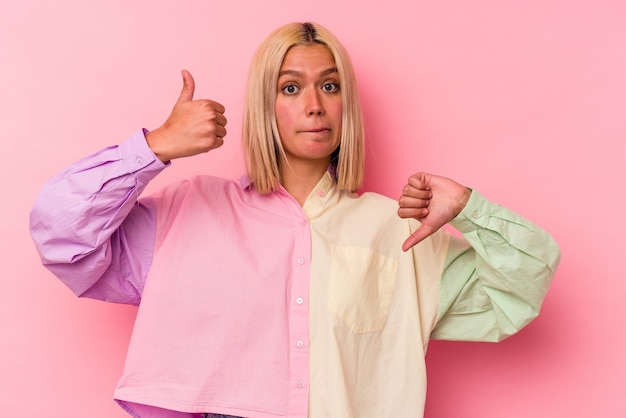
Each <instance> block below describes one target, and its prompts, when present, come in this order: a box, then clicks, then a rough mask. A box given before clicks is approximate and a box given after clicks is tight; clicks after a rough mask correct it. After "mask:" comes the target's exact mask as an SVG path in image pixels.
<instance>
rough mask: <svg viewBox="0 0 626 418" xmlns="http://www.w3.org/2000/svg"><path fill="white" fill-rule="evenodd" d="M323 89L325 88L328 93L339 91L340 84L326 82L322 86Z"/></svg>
mask: <svg viewBox="0 0 626 418" xmlns="http://www.w3.org/2000/svg"><path fill="white" fill-rule="evenodd" d="M322 90H324V91H325V92H326V93H334V92H336V91H339V84H337V83H326V84H324V85H323V86H322Z"/></svg>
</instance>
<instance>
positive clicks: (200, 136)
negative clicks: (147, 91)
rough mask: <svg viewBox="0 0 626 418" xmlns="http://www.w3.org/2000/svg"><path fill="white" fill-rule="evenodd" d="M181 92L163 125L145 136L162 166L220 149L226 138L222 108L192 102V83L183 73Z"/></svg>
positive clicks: (210, 101)
mask: <svg viewBox="0 0 626 418" xmlns="http://www.w3.org/2000/svg"><path fill="white" fill-rule="evenodd" d="M182 75H183V89H182V91H181V93H180V97H179V98H178V101H177V102H176V104H175V105H174V108H173V109H172V113H171V114H170V115H169V117H168V118H167V120H166V121H165V123H164V124H163V125H162V126H161V127H159V128H157V129H155V130H154V131H151V132H150V133H148V134H147V135H146V140H147V141H148V145H149V146H150V148H151V149H152V151H153V152H154V154H155V155H156V156H157V157H158V158H159V159H160V160H161V161H163V162H167V161H169V160H173V159H175V158H181V157H189V156H192V155H196V154H200V153H203V152H208V151H210V150H212V149H215V148H218V147H221V146H222V144H224V136H226V117H224V106H222V105H221V104H219V103H217V102H214V101H212V100H194V99H193V94H194V90H195V82H194V79H193V77H192V76H191V74H190V73H189V71H187V70H183V71H182Z"/></svg>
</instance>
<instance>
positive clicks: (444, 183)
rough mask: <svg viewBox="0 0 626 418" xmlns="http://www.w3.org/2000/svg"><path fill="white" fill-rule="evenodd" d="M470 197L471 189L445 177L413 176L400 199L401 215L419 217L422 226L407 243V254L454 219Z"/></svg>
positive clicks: (420, 174) (424, 174)
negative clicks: (410, 249)
mask: <svg viewBox="0 0 626 418" xmlns="http://www.w3.org/2000/svg"><path fill="white" fill-rule="evenodd" d="M470 194H471V191H470V190H469V189H467V188H466V187H463V186H462V185H460V184H459V183H457V182H455V181H454V180H450V179H448V178H445V177H440V176H435V175H433V174H428V173H416V174H414V175H412V176H411V177H410V178H409V180H408V182H407V184H406V186H404V189H402V196H401V197H400V199H398V204H399V206H400V207H399V209H398V216H400V217H401V218H415V219H417V220H418V221H420V222H421V225H420V226H419V228H418V229H417V230H416V231H415V232H413V234H411V236H409V237H408V238H407V239H406V241H404V244H403V245H402V249H403V250H404V251H407V250H408V249H409V248H411V247H413V246H414V245H415V244H417V243H418V242H420V241H421V240H423V239H424V238H426V237H428V236H430V235H432V234H434V233H435V231H437V230H438V229H439V228H441V227H442V226H444V225H445V224H447V223H448V222H450V221H451V220H452V219H454V218H455V217H456V216H457V215H458V214H459V213H460V212H461V211H462V210H463V208H464V207H465V205H466V204H467V201H468V200H469V197H470Z"/></svg>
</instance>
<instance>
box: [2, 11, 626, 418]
mask: <svg viewBox="0 0 626 418" xmlns="http://www.w3.org/2000/svg"><path fill="white" fill-rule="evenodd" d="M337 3H338V4H337ZM369 3H371V2H362V1H357V0H354V1H352V0H350V1H343V2H338V1H337V0H330V1H317V2H294V1H291V0H280V1H279V0H266V1H250V2H245V1H242V0H236V1H219V2H217V1H200V0H195V1H185V2H174V1H171V2H167V1H163V0H156V1H155V0H153V1H145V2H133V1H122V0H109V1H98V2H97V1H91V2H86V1H70V0H57V1H54V2H52V1H36V0H21V1H19V2H17V1H8V0H3V1H1V2H0V141H2V145H3V146H2V149H3V150H4V155H3V158H2V163H1V165H0V170H1V171H2V172H1V173H0V174H1V175H0V181H1V182H2V183H1V189H2V192H3V195H2V196H3V202H4V205H3V209H2V211H3V212H2V214H3V216H2V219H1V220H0V236H1V237H2V239H1V240H0V257H1V261H0V280H1V281H2V282H1V283H2V292H0V335H1V336H0V338H1V343H0V385H1V387H0V416H3V417H5V416H6V417H13V416H26V414H27V412H28V414H29V415H37V416H49V417H83V416H89V417H94V418H99V417H120V418H121V417H125V416H126V415H125V414H124V413H123V412H122V411H121V410H120V409H119V408H118V407H117V406H116V405H115V404H114V402H113V401H112V400H111V394H112V390H113V387H114V385H115V383H116V381H117V378H118V376H119V374H120V371H121V368H122V362H123V358H124V354H125V350H126V345H127V342H128V338H129V335H130V332H131V327H132V323H133V318H134V314H135V309H134V308H132V307H127V306H119V305H110V304H105V303H100V302H94V301H89V300H78V299H76V298H75V297H74V296H73V295H72V294H70V292H69V291H68V290H66V289H65V288H64V287H63V286H62V285H61V284H60V283H59V282H58V281H57V280H55V279H54V278H53V277H52V275H51V274H50V273H48V272H47V271H46V270H45V269H44V268H43V267H41V266H40V264H39V260H38V257H37V255H36V254H35V251H34V248H33V245H32V243H31V240H30V237H29V235H28V232H27V215H28V210H29V208H30V206H31V204H32V202H33V200H34V198H35V195H36V193H37V191H38V189H39V187H40V186H41V185H42V183H43V182H44V181H45V180H46V179H47V178H48V177H50V176H51V175H52V174H53V173H55V172H57V171H58V170H60V169H61V168H63V167H64V166H66V165H67V164H69V163H70V162H72V161H74V160H76V159H77V158H79V157H82V156H83V155H86V154H87V153H91V152H92V151H95V150H97V149H99V148H101V147H104V146H106V145H109V144H112V143H117V142H119V141H121V140H123V139H125V138H126V137H127V136H129V135H130V134H131V133H132V132H134V131H135V130H136V129H139V128H141V127H147V128H155V127H157V126H158V125H159V124H160V123H161V122H162V121H163V120H164V118H165V117H166V116H167V115H168V114H169V110H170V108H171V106H172V105H173V103H174V100H175V99H176V97H177V96H178V92H179V89H180V86H181V82H180V76H179V74H180V69H181V68H187V69H189V70H190V71H191V72H192V73H193V74H194V75H195V78H196V84H197V90H196V93H197V97H204V98H212V99H215V100H218V101H221V102H222V103H223V104H224V105H225V106H226V109H227V116H228V117H229V120H230V123H229V132H230V134H229V135H228V137H227V143H226V145H225V146H224V147H223V148H222V149H220V150H219V151H216V152H213V153H210V154H207V155H203V156H199V157H197V158H193V159H189V160H186V161H178V162H176V163H175V164H174V166H173V167H172V168H171V169H170V170H168V171H167V172H166V173H164V174H163V175H162V176H161V177H160V178H158V179H157V181H156V182H155V184H153V185H152V186H154V187H156V186H159V185H163V184H165V183H169V182H171V181H173V180H175V179H178V178H180V177H183V176H187V175H189V174H191V173H197V172H209V173H213V174H218V175H222V176H225V177H235V176H238V175H239V174H240V173H241V171H242V167H243V165H242V161H241V157H240V152H241V149H240V145H239V131H240V117H241V104H242V96H243V88H244V82H245V76H246V73H247V68H248V62H249V60H250V58H251V55H252V53H253V51H254V49H255V48H256V46H257V44H258V43H259V42H260V40H261V39H262V38H263V37H264V36H265V35H266V34H267V33H268V32H269V31H271V30H272V29H274V28H275V27H277V26H278V25H281V24H283V23H286V22H289V21H294V20H296V21H302V20H313V21H318V22H320V23H322V24H324V25H325V26H327V27H328V28H329V29H331V30H332V31H333V32H334V33H335V34H336V35H337V36H338V37H339V38H340V39H341V40H342V41H343V42H344V44H345V45H346V47H347V48H348V49H349V51H350V52H351V55H352V58H353V61H354V64H355V67H356V70H357V74H358V77H359V84H360V86H361V94H362V99H363V104H364V109H365V113H366V118H367V119H366V120H367V129H368V133H369V139H370V142H369V145H368V147H369V148H368V152H369V155H368V164H369V166H368V171H367V181H366V189H369V190H375V191H379V192H381V193H384V194H387V195H390V196H393V197H395V196H397V195H398V194H399V191H400V188H401V187H402V185H403V184H404V183H403V182H404V180H405V178H406V177H408V176H409V175H410V174H412V173H413V172H414V171H417V170H425V171H431V172H434V173H439V174H443V175H447V176H449V177H452V178H455V179H457V180H458V181H460V182H462V183H465V184H467V185H470V186H472V187H475V188H477V189H479V190H481V191H482V192H483V194H485V195H486V196H488V197H490V198H491V199H492V200H495V201H498V202H500V203H502V204H504V205H507V206H509V207H512V208H514V209H516V210H517V211H518V212H520V213H522V214H523V215H525V216H527V217H529V218H530V219H532V220H534V221H535V222H537V223H538V224H540V225H542V226H544V227H545V228H546V229H548V230H549V231H551V232H552V233H553V235H554V236H555V238H556V239H557V241H558V242H559V243H560V245H561V247H562V251H563V261H562V264H561V268H560V270H559V272H558V274H557V277H556V279H555V282H554V285H553V287H552V289H551V292H550V294H549V295H548V298H547V300H546V302H545V305H544V309H543V312H542V315H541V316H540V317H539V318H538V319H537V320H536V321H535V322H534V323H532V324H531V325H530V326H529V327H528V328H526V329H525V330H523V331H522V332H521V333H520V334H518V335H517V336H515V337H512V338H511V339H510V340H507V341H505V342H503V343H501V344H470V343H450V342H434V343H432V345H431V347H430V351H429V354H428V366H429V379H430V385H429V395H428V402H427V414H426V415H427V417H437V418H439V417H441V418H458V417H466V418H473V417H480V418H491V417H493V418H495V417H498V418H500V417H509V418H513V417H591V416H597V417H623V416H626V404H625V402H626V400H625V399H626V360H625V358H626V355H625V353H626V337H625V336H624V334H625V333H624V331H626V326H625V322H626V312H625V311H626V308H625V306H626V304H624V302H623V300H624V297H625V295H626V280H625V279H624V275H623V271H622V270H621V269H620V268H619V267H621V263H622V262H623V259H624V239H623V236H624V233H625V232H626V228H625V222H624V216H623V213H622V212H623V210H624V203H625V198H624V186H625V184H624V183H625V181H624V179H625V178H626V170H625V168H624V165H625V158H624V153H623V148H624V145H623V144H624V141H625V139H626V117H625V114H626V46H625V40H626V3H624V2H623V1H621V0H614V1H610V0H595V1H592V0H587V1H581V0H578V1H575V0H568V1H565V0H560V1H545V0H527V1H524V2H522V1H506V0H504V1H503V0H474V1H471V2H468V1H461V0H450V1H421V0H414V1H406V2H403V1H399V0H385V1H381V2H376V3H374V4H371V5H368V4H369Z"/></svg>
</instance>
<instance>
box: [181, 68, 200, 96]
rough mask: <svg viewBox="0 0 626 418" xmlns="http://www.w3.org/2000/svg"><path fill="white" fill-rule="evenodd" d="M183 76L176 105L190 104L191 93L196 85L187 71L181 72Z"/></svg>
mask: <svg viewBox="0 0 626 418" xmlns="http://www.w3.org/2000/svg"><path fill="white" fill-rule="evenodd" d="M182 75H183V89H182V91H181V92H180V97H179V98H178V103H180V102H190V101H192V100H193V92H194V90H195V89H196V83H195V82H194V81H193V77H192V76H191V73H190V72H189V71H187V70H183V71H182Z"/></svg>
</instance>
